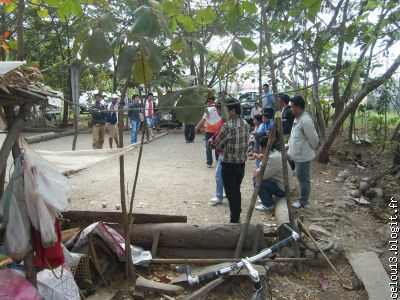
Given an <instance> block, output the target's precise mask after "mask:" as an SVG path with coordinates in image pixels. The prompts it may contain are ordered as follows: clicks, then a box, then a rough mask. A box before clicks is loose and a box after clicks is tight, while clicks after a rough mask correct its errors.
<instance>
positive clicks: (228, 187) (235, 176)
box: [215, 98, 249, 223]
mask: <svg viewBox="0 0 400 300" xmlns="http://www.w3.org/2000/svg"><path fill="white" fill-rule="evenodd" d="M224 103H225V104H226V105H227V109H228V112H229V116H230V120H229V121H227V122H226V123H225V124H224V125H223V126H222V128H221V131H220V132H219V133H218V135H217V137H216V138H215V147H216V148H218V149H222V150H223V154H222V162H221V166H222V180H223V182H224V188H225V193H226V196H227V198H228V201H229V209H230V222H231V223H239V218H240V212H241V206H242V203H241V202H242V195H241V193H240V185H241V183H242V180H243V177H244V172H245V162H246V159H247V149H248V143H247V141H248V139H249V125H248V124H247V122H246V121H245V120H244V119H243V118H242V116H241V115H240V112H241V107H240V102H239V101H237V100H236V99H234V98H228V99H226V100H225V101H224Z"/></svg>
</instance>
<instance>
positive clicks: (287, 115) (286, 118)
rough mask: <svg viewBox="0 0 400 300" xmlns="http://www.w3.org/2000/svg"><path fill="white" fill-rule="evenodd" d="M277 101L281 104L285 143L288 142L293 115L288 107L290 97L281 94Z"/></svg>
mask: <svg viewBox="0 0 400 300" xmlns="http://www.w3.org/2000/svg"><path fill="white" fill-rule="evenodd" d="M279 100H280V101H281V103H282V106H283V109H282V129H283V136H284V140H285V142H287V141H288V140H289V136H290V132H291V131H292V126H293V121H294V115H293V112H292V108H291V107H290V105H289V102H290V97H289V95H287V94H281V95H280V96H279Z"/></svg>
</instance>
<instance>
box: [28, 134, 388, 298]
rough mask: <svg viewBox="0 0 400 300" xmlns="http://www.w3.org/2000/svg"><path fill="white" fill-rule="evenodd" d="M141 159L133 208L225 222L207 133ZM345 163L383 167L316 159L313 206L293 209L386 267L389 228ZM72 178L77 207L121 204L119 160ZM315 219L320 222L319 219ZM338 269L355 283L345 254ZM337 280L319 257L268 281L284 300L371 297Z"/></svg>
mask: <svg viewBox="0 0 400 300" xmlns="http://www.w3.org/2000/svg"><path fill="white" fill-rule="evenodd" d="M125 141H127V142H126V144H127V143H129V135H128V134H125ZM71 145H72V136H71V137H64V138H60V139H56V140H51V141H47V142H43V143H39V144H33V145H31V146H32V147H33V148H34V149H46V150H69V149H70V148H71ZM90 145H91V136H90V135H89V134H80V135H79V138H78V146H77V147H78V149H90ZM105 145H106V144H105ZM106 147H108V145H107V146H106ZM137 157H138V149H135V150H133V151H132V152H130V153H129V154H128V155H126V156H125V176H126V187H127V191H128V193H129V197H128V198H130V195H131V192H132V185H133V181H134V174H135V171H136V163H137ZM141 163H142V164H141V168H140V176H139V180H138V186H137V190H136V195H135V199H134V205H133V207H134V212H143V213H162V214H171V215H186V216H187V217H188V222H190V223H214V222H218V223H222V222H228V220H229V207H228V204H227V201H226V200H224V203H223V204H221V205H218V206H210V204H209V202H208V200H209V199H210V198H212V197H214V193H215V179H214V175H215V167H213V168H211V169H208V168H206V167H205V148H204V140H203V136H202V135H197V136H196V140H195V142H194V143H192V144H186V143H185V140H184V137H183V133H182V132H172V133H170V134H169V135H167V136H165V137H162V138H160V139H157V140H155V141H153V142H151V143H150V144H147V145H145V146H144V151H143V157H142V162H141ZM344 169H347V170H349V172H350V173H351V175H355V176H359V177H364V176H368V175H372V174H376V173H377V172H378V171H379V168H378V167H371V168H367V170H364V171H362V170H359V169H356V168H355V167H354V166H353V165H352V164H350V163H348V162H340V163H334V164H328V165H321V164H317V163H313V167H312V177H313V179H312V193H311V198H310V205H309V206H308V207H307V209H305V210H301V211H297V212H295V216H296V217H302V218H303V219H304V223H305V224H306V225H307V226H308V225H310V224H311V223H316V224H318V225H319V226H322V227H324V228H325V229H327V230H328V231H329V232H330V234H331V238H335V239H337V240H338V241H339V242H340V244H341V245H342V247H343V250H344V252H363V251H374V252H376V253H377V255H378V256H379V257H380V259H381V261H382V264H383V265H384V267H385V268H386V269H388V266H387V265H388V264H387V257H388V249H387V248H388V247H387V246H386V245H387V241H388V239H389V233H388V227H387V225H386V224H385V222H382V221H378V220H377V219H376V218H375V217H374V216H373V215H372V212H373V210H372V209H371V208H370V207H361V206H359V205H356V204H355V203H354V201H352V200H349V199H348V195H349V191H350V188H349V187H348V186H346V185H345V184H344V183H342V182H335V181H334V179H335V177H336V174H337V173H338V171H340V170H344ZM254 170H255V166H254V161H248V162H247V164H246V174H245V178H244V180H243V183H242V220H244V217H245V214H246V212H247V208H248V205H249V202H250V198H251V194H252V190H253V187H252V180H251V178H252V174H253V171H254ZM70 180H71V182H72V184H73V186H74V192H73V197H72V209H76V210H97V211H115V210H116V205H118V204H119V203H120V191H119V164H118V160H117V159H115V160H113V161H108V162H105V163H103V164H102V165H98V166H95V167H93V168H90V169H87V170H83V171H81V172H79V173H77V174H75V175H72V176H71V177H70ZM387 197H390V195H387V196H386V198H387ZM378 201H382V203H383V205H384V202H383V201H384V200H382V199H381V200H378ZM102 203H106V204H107V207H106V208H105V209H104V208H102ZM382 203H372V204H373V205H375V204H376V205H380V204H382ZM318 218H319V219H321V218H322V220H319V221H316V219H318ZM323 218H326V219H323ZM252 222H254V223H261V224H263V225H264V226H274V225H275V219H274V217H273V215H272V214H271V213H264V212H259V211H255V212H254V214H253V219H252ZM336 267H337V268H338V269H339V270H340V272H342V275H343V276H346V277H347V278H350V279H351V280H353V281H355V282H356V279H355V276H354V274H353V272H352V270H351V267H350V266H349V264H348V263H347V262H346V260H345V259H344V256H342V258H341V260H340V262H337V265H336ZM319 272H323V273H324V274H325V276H327V278H329V279H330V280H331V284H332V285H331V286H330V287H329V289H328V290H327V291H326V292H322V290H321V287H320V285H319V283H318V281H317V279H316V274H317V273H319ZM286 279H287V278H286ZM337 279H338V278H337V277H336V275H334V273H333V272H332V271H331V270H330V269H329V268H326V264H325V263H322V267H321V266H320V268H319V269H318V270H316V269H306V270H305V272H304V274H303V275H302V276H300V277H291V278H290V280H288V279H287V280H288V281H287V282H288V283H287V282H286V281H285V280H283V281H282V277H272V278H271V284H272V285H273V288H276V289H278V290H279V289H280V288H282V287H283V288H286V289H287V288H289V289H288V294H287V297H286V298H282V299H305V298H309V299H366V297H367V296H366V293H365V291H364V290H363V289H362V288H361V289H360V286H358V289H357V290H355V291H346V290H344V289H343V288H341V287H340V285H339V283H338V280H337ZM285 282H286V283H285ZM356 285H357V284H356ZM279 287H280V288H279ZM310 295H311V296H310Z"/></svg>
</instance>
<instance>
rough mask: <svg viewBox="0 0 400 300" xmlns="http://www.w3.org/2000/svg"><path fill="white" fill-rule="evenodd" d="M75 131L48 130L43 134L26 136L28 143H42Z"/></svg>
mask: <svg viewBox="0 0 400 300" xmlns="http://www.w3.org/2000/svg"><path fill="white" fill-rule="evenodd" d="M73 134H74V132H73V131H63V132H46V133H42V134H37V135H33V136H27V137H25V140H26V142H27V143H28V144H35V143H40V142H44V141H48V140H53V139H57V138H60V137H65V136H69V135H73Z"/></svg>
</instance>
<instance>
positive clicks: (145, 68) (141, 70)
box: [133, 56, 153, 84]
mask: <svg viewBox="0 0 400 300" xmlns="http://www.w3.org/2000/svg"><path fill="white" fill-rule="evenodd" d="M133 77H134V79H135V82H136V83H137V84H148V83H149V82H150V80H151V79H152V78H153V71H152V69H151V68H150V66H149V62H148V61H147V60H146V59H145V58H144V57H142V56H141V57H139V59H138V60H137V61H136V62H135V64H134V66H133Z"/></svg>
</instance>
